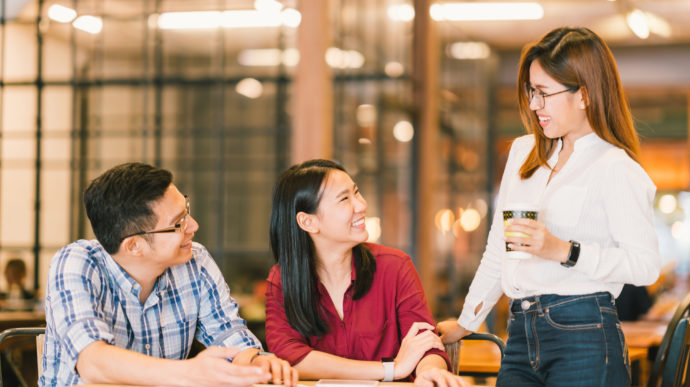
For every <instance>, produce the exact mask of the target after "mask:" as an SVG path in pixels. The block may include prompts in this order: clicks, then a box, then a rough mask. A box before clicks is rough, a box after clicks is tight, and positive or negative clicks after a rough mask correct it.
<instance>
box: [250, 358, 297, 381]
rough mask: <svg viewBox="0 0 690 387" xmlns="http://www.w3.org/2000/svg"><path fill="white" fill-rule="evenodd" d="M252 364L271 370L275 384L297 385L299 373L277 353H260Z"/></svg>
mask: <svg viewBox="0 0 690 387" xmlns="http://www.w3.org/2000/svg"><path fill="white" fill-rule="evenodd" d="M251 365H253V366H258V367H261V369H262V370H264V371H266V372H270V373H271V375H272V377H271V382H272V383H273V384H283V385H285V386H288V387H294V386H297V381H298V380H299V375H298V372H297V370H296V369H294V368H292V367H291V366H290V363H288V362H287V361H285V360H283V359H279V358H277V357H276V356H275V355H258V356H256V357H254V359H253V360H252V363H251Z"/></svg>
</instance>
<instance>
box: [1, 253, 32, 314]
mask: <svg viewBox="0 0 690 387" xmlns="http://www.w3.org/2000/svg"><path fill="white" fill-rule="evenodd" d="M5 282H7V292H5V293H2V294H1V295H0V297H1V298H2V299H4V300H5V302H4V303H3V307H4V308H8V309H31V308H32V307H33V304H32V303H31V304H30V302H31V301H33V300H34V293H33V292H32V291H29V290H27V289H26V287H25V285H24V283H25V282H26V263H25V262H24V260H23V259H21V258H12V259H10V260H9V261H7V265H5ZM27 301H28V302H29V303H27Z"/></svg>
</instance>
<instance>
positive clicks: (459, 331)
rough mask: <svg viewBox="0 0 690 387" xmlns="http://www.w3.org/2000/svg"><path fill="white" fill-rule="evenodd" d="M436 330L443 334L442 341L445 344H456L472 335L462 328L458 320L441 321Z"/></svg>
mask: <svg viewBox="0 0 690 387" xmlns="http://www.w3.org/2000/svg"><path fill="white" fill-rule="evenodd" d="M436 329H437V330H438V333H440V334H441V341H443V343H444V344H450V343H454V342H456V341H458V340H460V339H461V338H463V337H465V336H467V335H469V334H470V333H472V332H471V331H468V330H467V329H465V328H463V327H461V326H460V325H459V324H458V320H457V319H452V320H446V321H441V322H440V323H438V324H436Z"/></svg>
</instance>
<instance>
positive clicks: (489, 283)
mask: <svg viewBox="0 0 690 387" xmlns="http://www.w3.org/2000/svg"><path fill="white" fill-rule="evenodd" d="M521 139H525V138H524V137H520V138H518V139H516V140H515V141H514V142H513V145H512V146H511V148H510V153H509V154H508V161H507V162H506V167H505V169H504V170H503V177H502V178H501V185H500V187H499V190H498V197H497V198H496V209H495V210H494V215H493V220H492V222H491V228H490V229H489V235H488V239H487V242H486V249H485V250H484V254H483V255H482V259H481V261H480V263H479V267H478V268H477V272H476V273H475V275H474V279H473V280H472V284H471V285H470V289H469V291H468V293H467V296H466V297H465V302H464V304H463V308H462V312H461V313H460V317H459V318H458V324H459V325H460V326H462V327H464V328H465V329H467V330H469V331H472V332H476V331H477V330H478V329H479V326H480V325H481V324H482V322H483V321H484V320H485V319H486V316H488V315H489V312H491V309H493V307H494V305H495V304H496V302H497V301H498V299H499V298H500V297H501V295H502V294H503V289H502V287H501V273H502V268H501V257H502V256H503V253H504V251H505V241H504V240H503V215H502V210H501V209H502V208H503V207H504V206H505V201H506V198H505V196H506V190H507V187H508V186H509V184H511V182H512V180H513V179H516V178H519V176H518V173H519V168H520V165H521V164H522V162H524V160H525V157H526V154H525V152H526V149H527V148H530V149H531V144H530V143H529V142H527V141H525V140H526V139H525V140H522V141H521ZM480 305H481V308H479V310H477V308H478V307H479V306H480ZM475 311H476V312H477V313H475Z"/></svg>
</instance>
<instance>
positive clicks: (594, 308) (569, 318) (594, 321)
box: [544, 296, 602, 330]
mask: <svg viewBox="0 0 690 387" xmlns="http://www.w3.org/2000/svg"><path fill="white" fill-rule="evenodd" d="M544 312H545V317H546V321H547V322H548V324H549V325H551V326H552V327H554V328H557V329H564V330H582V329H592V328H600V327H601V321H602V316H601V310H600V309H599V304H598V303H597V301H596V299H595V297H593V296H583V297H577V298H573V299H570V300H565V301H563V302H560V303H557V304H555V305H550V306H549V307H547V308H546V309H545V310H544Z"/></svg>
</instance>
